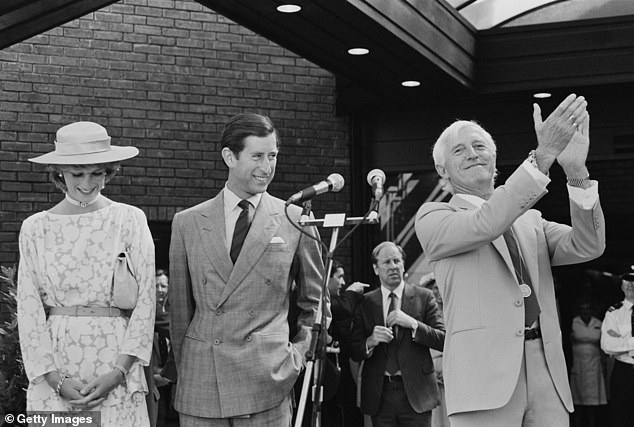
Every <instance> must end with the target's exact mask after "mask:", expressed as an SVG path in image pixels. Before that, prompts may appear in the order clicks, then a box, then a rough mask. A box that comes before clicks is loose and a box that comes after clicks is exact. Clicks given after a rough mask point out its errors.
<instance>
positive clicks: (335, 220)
mask: <svg viewBox="0 0 634 427" xmlns="http://www.w3.org/2000/svg"><path fill="white" fill-rule="evenodd" d="M304 208H306V206H305V205H304ZM305 218H308V216H306V217H304V215H303V213H302V219H300V221H299V225H300V226H302V227H309V226H322V227H326V228H332V229H333V230H332V235H331V236H330V246H329V248H328V253H327V254H326V271H325V274H324V276H323V279H322V284H321V298H320V299H319V305H318V309H317V315H316V317H315V322H314V323H313V327H312V334H311V335H312V336H311V342H310V346H309V349H308V351H307V352H306V371H305V372H304V381H303V383H302V391H301V395H300V399H299V404H298V405H297V416H296V417H295V427H301V425H302V421H303V418H304V410H305V406H306V401H307V395H308V386H309V383H310V381H311V375H312V376H313V381H314V382H313V387H312V393H311V396H312V402H313V410H312V418H311V426H312V427H320V426H321V403H322V400H323V395H324V393H323V385H322V383H323V376H324V359H325V357H326V337H327V335H328V333H327V332H328V327H327V324H326V315H325V307H326V299H325V298H326V295H327V292H328V279H329V278H330V273H331V271H332V264H333V254H334V250H335V249H336V248H337V239H338V238H339V230H340V229H341V228H342V227H344V226H346V225H361V224H378V223H379V218H378V215H369V216H368V218H366V217H351V218H346V214H343V213H339V214H326V215H325V216H324V218H323V219H310V218H308V219H305ZM313 369H314V372H313Z"/></svg>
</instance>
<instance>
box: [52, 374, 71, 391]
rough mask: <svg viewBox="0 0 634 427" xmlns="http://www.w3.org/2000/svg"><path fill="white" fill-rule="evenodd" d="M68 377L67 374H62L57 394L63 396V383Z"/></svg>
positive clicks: (56, 388)
mask: <svg viewBox="0 0 634 427" xmlns="http://www.w3.org/2000/svg"><path fill="white" fill-rule="evenodd" d="M66 378H68V375H66V374H60V377H59V381H58V382H57V387H55V394H56V395H58V396H61V394H60V393H61V391H62V385H64V381H65V380H66Z"/></svg>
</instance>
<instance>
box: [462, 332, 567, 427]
mask: <svg viewBox="0 0 634 427" xmlns="http://www.w3.org/2000/svg"><path fill="white" fill-rule="evenodd" d="M473 369H478V367H477V366H474V367H473ZM482 393H486V390H482ZM449 421H450V424H451V427H544V426H548V427H569V425H570V416H569V414H568V410H566V407H565V406H564V405H563V403H562V402H561V399H560V398H559V395H558V394H557V390H556V389H555V384H554V383H553V381H552V379H551V377H550V373H549V372H548V366H546V357H545V354H544V345H543V343H542V339H541V338H537V339H534V340H529V341H525V342H524V357H523V360H522V367H521V369H520V374H519V378H518V381H517V385H516V386H515V390H514V391H513V394H512V395H511V399H510V400H509V402H508V403H507V404H506V405H504V406H502V407H501V408H495V409H488V410H483V411H472V412H459V413H457V414H452V415H450V416H449Z"/></svg>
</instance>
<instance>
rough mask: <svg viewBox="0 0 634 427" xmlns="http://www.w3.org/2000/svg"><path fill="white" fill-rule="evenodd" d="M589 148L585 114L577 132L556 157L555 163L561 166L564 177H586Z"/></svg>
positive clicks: (588, 119)
mask: <svg viewBox="0 0 634 427" xmlns="http://www.w3.org/2000/svg"><path fill="white" fill-rule="evenodd" d="M589 147H590V114H589V113H587V112H586V114H585V116H584V117H583V120H582V121H580V122H579V123H578V124H577V130H576V131H575V133H574V134H573V135H572V139H571V140H570V142H569V143H568V145H567V146H566V148H564V150H563V151H562V152H561V153H560V154H559V156H557V162H558V163H559V164H560V165H561V167H562V168H563V170H564V172H565V173H566V176H568V177H574V178H584V177H586V176H588V169H587V168H586V158H587V157H588V149H589Z"/></svg>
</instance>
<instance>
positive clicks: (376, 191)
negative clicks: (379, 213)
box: [368, 169, 385, 201]
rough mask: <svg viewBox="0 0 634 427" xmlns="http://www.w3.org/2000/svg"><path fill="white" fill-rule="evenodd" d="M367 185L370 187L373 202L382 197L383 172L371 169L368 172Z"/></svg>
mask: <svg viewBox="0 0 634 427" xmlns="http://www.w3.org/2000/svg"><path fill="white" fill-rule="evenodd" d="M368 184H370V186H371V187H372V195H373V196H374V199H375V200H377V201H378V200H380V199H381V197H383V184H385V172H383V171H382V170H381V169H372V170H371V171H370V172H368Z"/></svg>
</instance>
